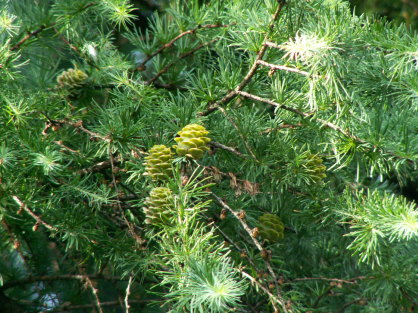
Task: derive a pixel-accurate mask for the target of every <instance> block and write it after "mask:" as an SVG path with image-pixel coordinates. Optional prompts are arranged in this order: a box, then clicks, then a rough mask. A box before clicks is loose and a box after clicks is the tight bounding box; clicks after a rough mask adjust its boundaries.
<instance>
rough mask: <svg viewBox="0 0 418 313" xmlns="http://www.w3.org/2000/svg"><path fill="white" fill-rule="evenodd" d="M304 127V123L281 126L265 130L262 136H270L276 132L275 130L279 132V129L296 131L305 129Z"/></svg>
mask: <svg viewBox="0 0 418 313" xmlns="http://www.w3.org/2000/svg"><path fill="white" fill-rule="evenodd" d="M303 126H304V124H302V123H297V124H281V125H280V126H277V127H272V128H267V129H265V130H263V131H262V132H261V134H269V133H271V132H274V131H275V130H279V129H285V128H290V129H295V128H298V127H303Z"/></svg>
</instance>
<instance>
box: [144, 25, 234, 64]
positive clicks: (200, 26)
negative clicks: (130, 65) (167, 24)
mask: <svg viewBox="0 0 418 313" xmlns="http://www.w3.org/2000/svg"><path fill="white" fill-rule="evenodd" d="M228 26H230V25H222V24H206V25H198V26H196V27H195V28H193V29H189V30H186V31H185V32H182V33H181V34H180V35H178V36H176V37H174V38H173V39H172V40H170V41H169V42H168V43H166V44H164V45H162V46H161V47H160V48H158V49H157V50H156V51H155V52H153V53H151V54H150V55H149V56H148V57H146V58H145V60H144V61H142V63H141V64H139V65H138V66H137V70H142V69H144V68H145V64H147V63H148V62H149V61H150V60H151V59H152V58H154V57H155V56H156V55H157V54H160V53H161V52H163V51H164V50H165V49H167V48H170V47H171V46H172V45H173V44H174V43H175V42H176V41H177V40H179V39H180V38H182V37H184V36H186V35H189V34H195V33H196V31H197V30H199V29H205V28H206V29H211V28H218V27H228Z"/></svg>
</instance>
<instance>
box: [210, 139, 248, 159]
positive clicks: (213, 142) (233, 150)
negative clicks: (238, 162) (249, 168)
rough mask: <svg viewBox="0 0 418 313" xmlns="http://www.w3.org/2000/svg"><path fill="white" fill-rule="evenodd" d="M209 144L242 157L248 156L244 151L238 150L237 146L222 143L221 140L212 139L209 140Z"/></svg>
mask: <svg viewBox="0 0 418 313" xmlns="http://www.w3.org/2000/svg"><path fill="white" fill-rule="evenodd" d="M209 145H211V146H212V147H215V148H219V149H222V150H225V151H229V152H231V153H233V154H235V155H237V156H239V157H240V158H246V156H245V155H244V154H243V153H242V152H240V151H238V150H237V149H235V148H232V147H228V146H225V145H224V144H221V143H220V142H216V141H211V142H209Z"/></svg>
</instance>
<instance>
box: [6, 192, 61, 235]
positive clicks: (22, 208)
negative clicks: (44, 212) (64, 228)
mask: <svg viewBox="0 0 418 313" xmlns="http://www.w3.org/2000/svg"><path fill="white" fill-rule="evenodd" d="M12 198H13V200H14V201H15V202H16V203H17V204H18V205H19V207H20V208H19V211H21V210H24V211H26V212H27V213H28V214H29V215H30V216H32V217H33V218H34V219H35V220H36V222H37V223H39V224H42V225H43V226H45V227H46V228H47V229H49V230H50V231H58V228H56V227H54V226H52V225H51V224H48V223H47V222H45V221H44V220H43V219H41V218H40V217H39V216H38V215H36V214H35V213H34V212H33V211H32V210H31V209H29V208H28V206H27V205H26V204H25V203H23V202H22V200H20V199H19V198H18V197H17V196H12ZM18 213H19V212H18Z"/></svg>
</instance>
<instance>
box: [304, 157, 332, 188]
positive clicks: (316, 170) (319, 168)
mask: <svg viewBox="0 0 418 313" xmlns="http://www.w3.org/2000/svg"><path fill="white" fill-rule="evenodd" d="M306 167H307V168H308V170H309V171H310V173H311V178H312V180H313V181H314V182H316V183H320V182H322V181H323V180H324V178H325V177H327V175H326V174H325V171H326V170H327V167H326V166H325V165H323V164H322V159H321V158H320V157H319V156H318V155H316V154H311V155H309V160H308V162H307V163H306Z"/></svg>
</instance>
